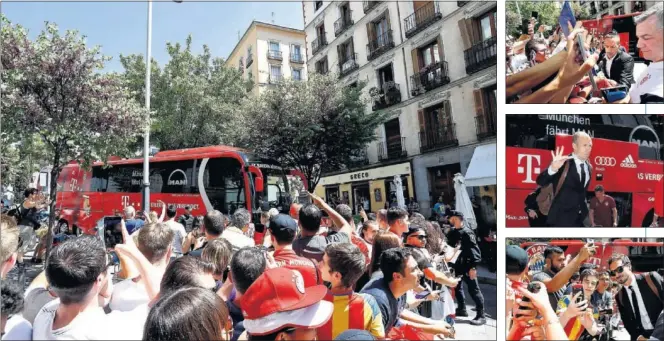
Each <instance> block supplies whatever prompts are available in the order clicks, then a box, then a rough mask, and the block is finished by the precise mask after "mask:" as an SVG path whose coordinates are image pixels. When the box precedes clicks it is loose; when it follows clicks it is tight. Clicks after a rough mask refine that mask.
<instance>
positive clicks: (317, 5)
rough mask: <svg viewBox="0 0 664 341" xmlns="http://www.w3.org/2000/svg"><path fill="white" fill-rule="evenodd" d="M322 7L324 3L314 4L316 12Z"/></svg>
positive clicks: (317, 2)
mask: <svg viewBox="0 0 664 341" xmlns="http://www.w3.org/2000/svg"><path fill="white" fill-rule="evenodd" d="M321 7H323V2H322V1H316V2H314V12H315V11H317V10H319V9H320V8H321Z"/></svg>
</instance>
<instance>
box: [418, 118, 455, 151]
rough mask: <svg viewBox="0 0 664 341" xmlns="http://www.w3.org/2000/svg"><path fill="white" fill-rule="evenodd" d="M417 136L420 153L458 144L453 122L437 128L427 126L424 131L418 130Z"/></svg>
mask: <svg viewBox="0 0 664 341" xmlns="http://www.w3.org/2000/svg"><path fill="white" fill-rule="evenodd" d="M419 136H420V152H421V153H424V152H428V151H431V150H435V149H441V148H446V147H452V146H458V145H459V140H457V137H456V124H455V123H448V124H444V125H442V126H440V127H439V129H437V130H434V129H431V128H430V127H427V129H425V130H424V131H420V133H419Z"/></svg>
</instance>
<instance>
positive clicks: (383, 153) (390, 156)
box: [378, 137, 408, 161]
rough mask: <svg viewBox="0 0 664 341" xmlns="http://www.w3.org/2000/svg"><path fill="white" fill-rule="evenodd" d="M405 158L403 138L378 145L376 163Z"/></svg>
mask: <svg viewBox="0 0 664 341" xmlns="http://www.w3.org/2000/svg"><path fill="white" fill-rule="evenodd" d="M407 156H408V153H407V152H406V138H405V137H401V138H400V139H394V141H390V142H379V143H378V161H385V160H395V159H400V158H404V157H407Z"/></svg>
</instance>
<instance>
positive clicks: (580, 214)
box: [537, 131, 593, 227]
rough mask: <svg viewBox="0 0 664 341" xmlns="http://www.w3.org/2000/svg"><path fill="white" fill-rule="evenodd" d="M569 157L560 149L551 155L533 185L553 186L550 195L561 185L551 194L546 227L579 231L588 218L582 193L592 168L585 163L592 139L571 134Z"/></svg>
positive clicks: (586, 206) (584, 135) (582, 135)
mask: <svg viewBox="0 0 664 341" xmlns="http://www.w3.org/2000/svg"><path fill="white" fill-rule="evenodd" d="M572 141H573V142H572V149H573V150H574V152H573V153H572V154H571V155H565V154H564V153H563V151H564V147H562V146H561V147H560V148H556V152H555V153H554V152H551V155H552V156H553V161H552V162H551V165H550V166H549V168H548V169H546V170H544V171H543V172H542V173H540V175H538V176H537V185H538V186H540V187H545V186H547V185H549V184H553V188H554V191H555V190H556V188H557V187H558V182H559V181H561V178H563V176H564V178H563V179H562V181H563V183H562V186H561V187H560V191H559V192H558V193H555V198H554V199H553V202H552V203H551V208H550V209H549V215H548V218H547V225H548V226H552V227H583V226H584V224H583V221H584V220H585V218H586V217H587V216H588V205H587V204H586V192H587V190H588V184H590V179H591V177H592V166H591V165H590V163H589V162H588V159H589V158H590V152H591V150H592V146H593V144H592V139H591V138H590V136H588V134H586V133H584V132H582V131H578V132H576V133H574V137H573V140H572Z"/></svg>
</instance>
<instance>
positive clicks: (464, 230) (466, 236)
mask: <svg viewBox="0 0 664 341" xmlns="http://www.w3.org/2000/svg"><path fill="white" fill-rule="evenodd" d="M448 215H449V220H450V224H452V226H453V227H454V232H451V233H450V234H451V237H450V242H451V243H452V242H454V244H453V245H455V244H456V242H460V243H461V254H460V255H459V258H458V259H457V261H456V263H455V264H454V266H455V272H456V274H457V276H460V275H463V282H459V284H458V286H457V287H456V293H457V295H456V299H457V303H458V307H457V309H456V316H457V317H463V316H468V311H467V310H466V297H465V294H464V291H463V283H464V282H465V283H466V284H467V285H468V292H469V293H470V296H471V297H472V298H473V301H475V308H476V309H477V316H475V318H474V319H473V320H471V321H470V324H472V325H475V326H479V325H483V324H485V323H486V318H485V317H484V296H483V295H482V292H481V291H480V283H479V282H478V281H477V266H478V265H479V264H480V262H481V261H482V253H481V252H480V247H479V246H478V245H477V237H476V236H475V233H474V232H473V230H471V229H470V228H468V227H467V226H466V225H465V223H464V221H463V213H461V212H459V211H450V212H449V214H448Z"/></svg>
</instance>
